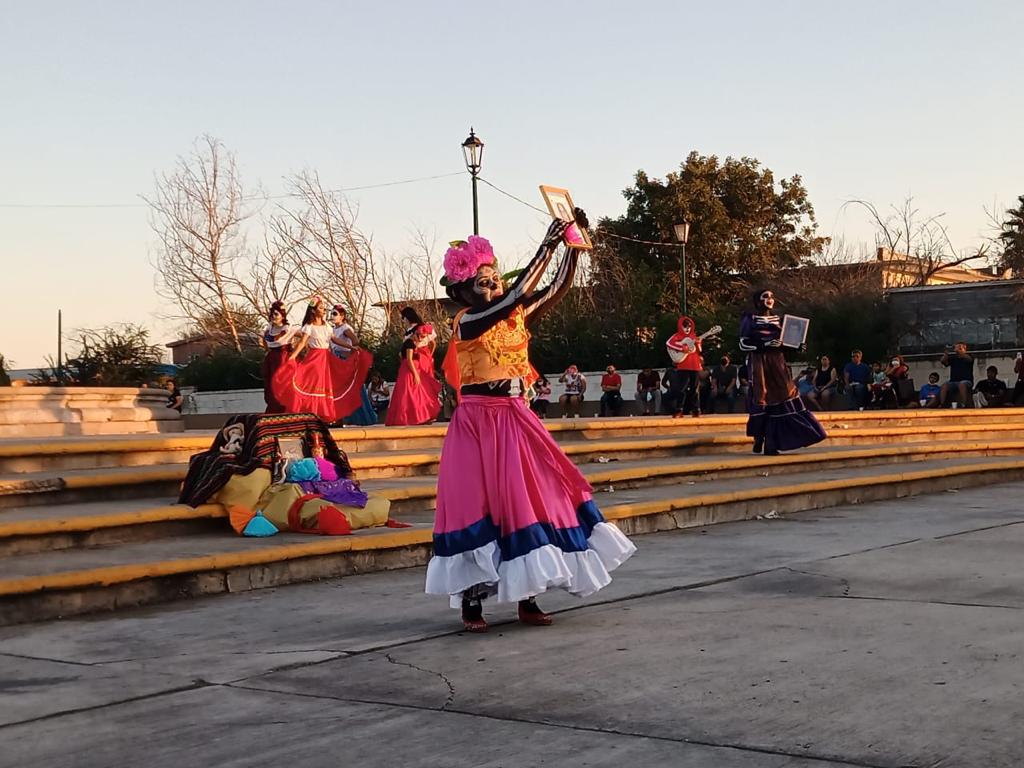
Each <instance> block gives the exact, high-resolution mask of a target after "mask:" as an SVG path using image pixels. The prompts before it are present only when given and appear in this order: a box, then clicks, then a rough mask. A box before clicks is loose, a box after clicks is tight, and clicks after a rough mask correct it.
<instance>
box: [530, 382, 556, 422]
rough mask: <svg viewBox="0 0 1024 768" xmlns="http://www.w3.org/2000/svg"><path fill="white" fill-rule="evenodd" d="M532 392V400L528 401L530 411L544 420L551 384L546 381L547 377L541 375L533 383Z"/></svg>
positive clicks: (549, 399) (546, 415) (546, 414)
mask: <svg viewBox="0 0 1024 768" xmlns="http://www.w3.org/2000/svg"><path fill="white" fill-rule="evenodd" d="M533 391H534V393H535V394H534V396H533V400H531V401H530V410H531V411H533V412H534V413H536V414H537V416H539V417H540V418H542V419H546V418H547V417H548V405H549V404H550V402H551V382H549V381H548V378H547V376H545V375H543V374H541V377H540V378H539V379H537V381H536V382H534V385H533Z"/></svg>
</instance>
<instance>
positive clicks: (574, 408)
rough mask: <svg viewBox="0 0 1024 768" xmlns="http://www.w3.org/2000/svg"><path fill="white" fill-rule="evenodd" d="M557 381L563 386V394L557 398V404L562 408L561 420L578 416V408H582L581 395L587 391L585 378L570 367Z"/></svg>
mask: <svg viewBox="0 0 1024 768" xmlns="http://www.w3.org/2000/svg"><path fill="white" fill-rule="evenodd" d="M558 380H559V381H560V382H561V383H562V384H564V385H565V392H563V393H562V396H561V397H559V398H558V404H559V405H560V406H562V418H565V417H567V416H579V415H580V408H581V407H582V406H583V394H584V393H585V392H586V391H587V379H586V377H585V376H584V375H583V374H582V373H580V370H579V368H577V367H576V366H575V365H570V366H569V367H568V368H566V369H565V373H563V374H562V375H561V376H559V377H558Z"/></svg>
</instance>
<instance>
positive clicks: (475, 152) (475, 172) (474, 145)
mask: <svg viewBox="0 0 1024 768" xmlns="http://www.w3.org/2000/svg"><path fill="white" fill-rule="evenodd" d="M462 156H463V157H464V158H465V160H466V170H467V171H469V175H470V176H471V177H472V178H473V234H474V235H479V234H480V213H479V210H478V209H477V197H476V177H477V176H479V175H480V167H481V166H482V165H483V159H484V143H483V142H482V141H480V137H479V136H477V135H476V134H475V133H473V129H472V128H470V129H469V138H467V139H466V140H465V141H464V142H462Z"/></svg>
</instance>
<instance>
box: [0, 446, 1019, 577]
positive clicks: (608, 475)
mask: <svg viewBox="0 0 1024 768" xmlns="http://www.w3.org/2000/svg"><path fill="white" fill-rule="evenodd" d="M581 447H582V446H581ZM1022 453H1024V440H1018V441H979V442H955V443H948V442H947V443H936V442H927V443H915V444H906V445H902V444H897V445H888V446H869V447H854V448H843V447H816V448H812V449H808V450H806V451H803V452H800V453H794V454H789V455H783V456H760V455H753V454H712V455H707V456H684V457H680V456H675V457H666V458H643V459H642V460H634V461H609V462H607V463H601V462H591V463H588V464H585V465H584V466H583V472H584V474H585V475H586V477H587V479H588V480H589V481H590V482H591V484H592V485H593V486H594V487H595V488H597V489H598V490H605V491H607V490H608V489H612V491H613V492H614V491H621V490H627V489H634V488H642V487H645V486H652V485H666V484H680V483H690V484H695V483H698V482H706V481H720V480H731V479H733V478H741V477H752V476H760V477H779V476H782V475H786V474H793V473H801V472H807V471H810V470H812V469H814V468H815V467H828V468H830V469H839V468H854V467H881V466H883V465H888V464H901V465H909V464H911V463H913V462H922V461H935V460H944V459H953V458H961V459H966V458H983V457H989V456H1020V455H1021V454H1022ZM363 486H364V488H365V489H366V490H367V491H369V492H372V493H374V494H378V495H381V496H384V497H386V498H388V499H390V500H391V501H392V515H393V516H395V517H401V516H402V515H405V514H413V515H415V514H422V513H425V512H429V510H431V509H433V507H434V503H435V493H436V485H435V480H434V478H433V477H406V478H389V479H385V480H369V481H366V482H364V483H363ZM173 502H174V497H173V496H166V497H162V498H156V497H154V498H149V499H144V500H136V501H129V500H110V499H108V500H105V501H101V502H89V503H78V504H52V505H45V506H26V507H20V508H10V509H7V510H4V511H2V512H0V557H5V556H10V555H18V554H27V553H32V552H41V551H54V550H60V549H72V548H81V547H95V546H105V545H109V544H114V543H124V542H130V541H146V540H150V539H154V538H161V537H164V536H182V535H191V534H202V533H206V532H209V531H222V532H223V531H225V530H226V528H225V527H224V522H223V519H224V517H225V511H224V509H223V508H222V507H221V506H220V505H219V504H205V505H202V506H200V507H198V508H197V509H193V508H191V507H187V506H184V505H178V504H174V503H173Z"/></svg>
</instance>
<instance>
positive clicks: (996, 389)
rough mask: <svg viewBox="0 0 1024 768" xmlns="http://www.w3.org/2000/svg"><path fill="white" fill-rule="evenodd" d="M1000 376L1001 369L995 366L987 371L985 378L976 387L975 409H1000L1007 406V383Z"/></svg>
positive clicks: (991, 366)
mask: <svg viewBox="0 0 1024 768" xmlns="http://www.w3.org/2000/svg"><path fill="white" fill-rule="evenodd" d="M998 376H999V369H998V368H996V367H995V366H994V365H990V366H989V367H988V368H986V369H985V378H984V379H982V380H981V381H979V382H978V383H977V385H976V386H975V387H974V407H975V408H999V407H1001V406H1003V405H1005V404H1006V395H1007V387H1006V382H1005V381H1002V380H1001V379H999V378H997V377H998Z"/></svg>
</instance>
